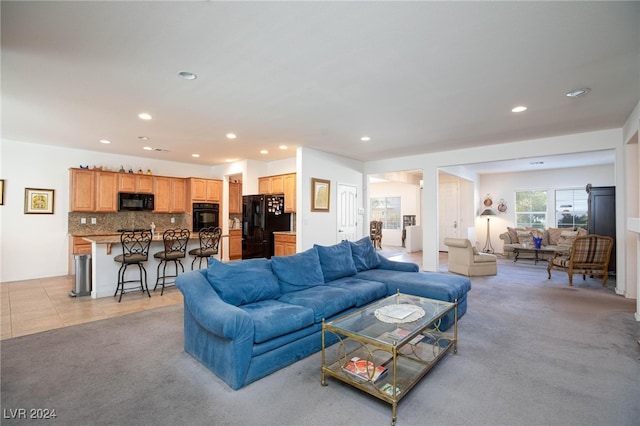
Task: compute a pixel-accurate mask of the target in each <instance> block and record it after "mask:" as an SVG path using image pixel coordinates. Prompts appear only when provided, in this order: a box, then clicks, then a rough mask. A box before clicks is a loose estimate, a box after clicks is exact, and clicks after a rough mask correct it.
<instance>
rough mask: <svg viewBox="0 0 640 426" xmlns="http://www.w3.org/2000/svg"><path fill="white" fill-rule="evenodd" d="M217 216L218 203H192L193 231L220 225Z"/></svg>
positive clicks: (218, 210)
mask: <svg viewBox="0 0 640 426" xmlns="http://www.w3.org/2000/svg"><path fill="white" fill-rule="evenodd" d="M219 216H220V205H219V204H214V203H193V232H198V231H200V230H201V229H202V228H209V227H210V226H216V227H217V226H220V221H219Z"/></svg>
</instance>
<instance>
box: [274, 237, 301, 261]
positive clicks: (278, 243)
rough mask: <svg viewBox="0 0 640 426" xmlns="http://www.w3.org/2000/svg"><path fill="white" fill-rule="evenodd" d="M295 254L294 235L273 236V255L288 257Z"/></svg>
mask: <svg viewBox="0 0 640 426" xmlns="http://www.w3.org/2000/svg"><path fill="white" fill-rule="evenodd" d="M291 254H296V234H274V235H273V255H274V256H289V255H291Z"/></svg>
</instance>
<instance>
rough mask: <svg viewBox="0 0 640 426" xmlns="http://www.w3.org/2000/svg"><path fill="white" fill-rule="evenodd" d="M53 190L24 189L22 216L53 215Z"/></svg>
mask: <svg viewBox="0 0 640 426" xmlns="http://www.w3.org/2000/svg"><path fill="white" fill-rule="evenodd" d="M53 195H54V190H53V189H36V188H25V189H24V214H53Z"/></svg>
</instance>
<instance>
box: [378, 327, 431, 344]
mask: <svg viewBox="0 0 640 426" xmlns="http://www.w3.org/2000/svg"><path fill="white" fill-rule="evenodd" d="M408 334H409V330H407V329H404V328H396V329H395V330H393V331H389V332H387V333H384V334H383V335H382V336H380V337H382V339H383V340H387V339H385V337H386V338H388V339H389V340H391V341H394V340H395V341H399V340H400V339H403V338H404V337H406V336H407V335H408ZM422 339H424V335H422V334H418V335H417V336H416V337H414V338H413V339H411V341H410V342H409V344H411V345H415V344H417V343H420V341H421V340H422Z"/></svg>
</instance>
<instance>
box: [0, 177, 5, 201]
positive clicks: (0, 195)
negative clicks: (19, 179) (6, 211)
mask: <svg viewBox="0 0 640 426" xmlns="http://www.w3.org/2000/svg"><path fill="white" fill-rule="evenodd" d="M0 206H4V179H0Z"/></svg>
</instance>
